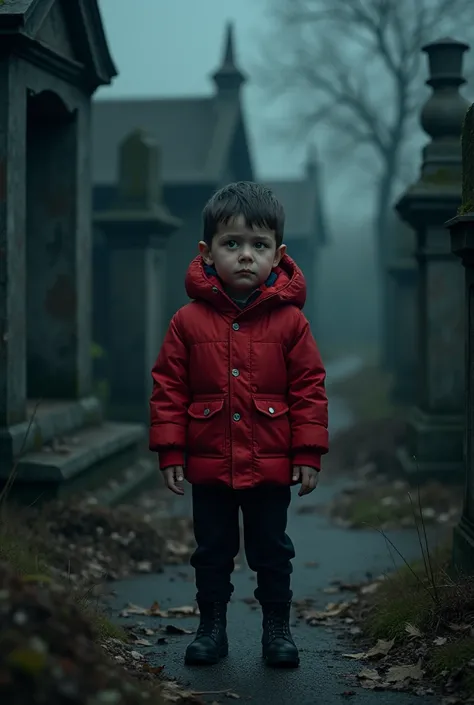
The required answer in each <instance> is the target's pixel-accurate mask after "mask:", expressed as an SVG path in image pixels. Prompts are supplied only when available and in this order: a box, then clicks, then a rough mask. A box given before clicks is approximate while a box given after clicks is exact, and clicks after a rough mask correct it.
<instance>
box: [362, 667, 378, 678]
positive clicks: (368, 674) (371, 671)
mask: <svg viewBox="0 0 474 705" xmlns="http://www.w3.org/2000/svg"><path fill="white" fill-rule="evenodd" d="M357 678H360V679H361V680H363V679H365V680H369V681H379V680H380V675H379V673H378V671H377V670H376V669H375V668H363V669H362V671H359V673H358V674H357Z"/></svg>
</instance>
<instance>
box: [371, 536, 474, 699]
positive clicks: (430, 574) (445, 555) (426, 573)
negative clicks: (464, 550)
mask: <svg viewBox="0 0 474 705" xmlns="http://www.w3.org/2000/svg"><path fill="white" fill-rule="evenodd" d="M451 552H452V542H451V541H447V542H446V543H445V544H444V545H442V546H440V547H439V549H438V550H436V551H428V547H426V549H424V550H423V558H422V559H420V560H419V561H416V562H414V563H410V564H409V563H405V565H403V566H402V567H400V568H399V569H398V570H396V571H395V572H394V573H393V574H391V575H389V576H387V578H386V580H385V581H384V582H383V583H382V585H381V586H380V589H379V590H378V592H377V594H376V595H375V596H374V598H373V601H372V605H371V609H370V610H369V612H368V614H367V616H366V618H365V622H364V624H363V631H364V633H365V635H366V636H369V637H371V638H374V639H394V640H395V642H396V645H397V646H398V647H399V648H400V650H401V651H403V649H410V648H413V636H412V635H411V634H410V633H409V632H408V631H407V625H410V626H411V627H415V628H416V629H418V630H419V632H420V633H421V636H420V639H423V641H424V642H425V644H426V645H427V646H428V652H427V656H426V669H427V673H428V674H429V675H430V676H431V677H432V678H433V679H434V680H435V681H439V682H440V681H443V680H446V676H449V675H451V674H453V673H456V672H458V676H457V682H458V685H459V692H460V693H462V694H463V695H468V696H473V695H474V673H473V671H472V668H465V667H466V666H467V664H469V662H470V661H471V660H472V659H474V636H472V635H471V634H472V625H473V624H474V579H473V578H472V577H468V576H464V577H459V576H457V577H456V578H452V577H450V565H451ZM453 626H457V627H458V628H457V629H453V628H452V627H453ZM436 637H443V638H444V639H446V642H445V643H442V644H441V645H438V644H436V642H435V639H436ZM418 643H419V640H418V638H415V644H418ZM409 658H413V656H410V657H407V660H408V659H409Z"/></svg>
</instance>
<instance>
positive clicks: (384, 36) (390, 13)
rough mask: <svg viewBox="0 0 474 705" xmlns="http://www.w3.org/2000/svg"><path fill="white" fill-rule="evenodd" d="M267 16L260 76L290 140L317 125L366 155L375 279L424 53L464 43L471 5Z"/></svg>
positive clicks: (371, 5) (359, 3)
mask: <svg viewBox="0 0 474 705" xmlns="http://www.w3.org/2000/svg"><path fill="white" fill-rule="evenodd" d="M268 9H269V13H270V17H271V18H272V20H273V25H274V31H273V32H270V35H269V44H268V46H267V47H265V46H264V50H265V49H266V51H264V61H263V62H262V71H263V73H262V79H263V81H264V83H265V85H266V87H267V88H269V91H270V92H272V93H273V95H275V94H276V95H278V96H284V97H286V98H287V99H289V100H288V101H287V103H288V105H289V106H290V112H291V118H292V119H291V121H290V122H291V124H292V126H293V128H296V129H297V136H298V137H304V138H305V139H307V138H308V135H309V134H310V133H311V132H312V131H313V130H314V128H315V127H317V126H319V125H321V124H322V123H323V124H325V125H326V126H327V128H328V129H329V130H330V131H331V132H332V134H333V135H334V138H335V140H334V141H335V143H336V144H337V145H338V146H339V147H340V148H342V151H345V153H346V154H347V152H348V150H349V149H353V150H359V152H362V153H363V154H365V156H367V155H370V157H371V167H370V171H371V173H372V175H373V176H374V182H373V184H374V185H373V189H374V190H373V193H374V197H375V203H374V220H373V230H374V236H375V238H376V244H377V259H378V263H379V270H380V274H382V268H383V262H384V256H385V242H384V235H385V234H386V232H387V225H388V219H389V217H390V206H391V205H392V202H393V199H394V197H395V195H396V193H395V192H396V190H397V189H398V188H399V187H400V185H401V184H402V183H404V184H406V179H407V175H406V167H407V165H408V166H412V165H413V161H414V160H413V157H408V154H407V152H408V150H407V147H409V143H410V138H411V136H412V135H413V134H414V133H416V130H414V129H413V128H414V121H415V119H417V118H418V114H419V110H420V104H421V101H422V98H423V95H424V91H423V69H424V63H423V55H422V54H421V48H422V47H423V45H424V44H425V43H427V42H429V41H431V40H434V39H439V38H440V36H443V35H446V34H449V33H455V35H456V38H464V36H465V31H464V29H463V28H464V27H466V26H467V27H469V26H473V19H474V2H473V1H472V0H268ZM352 155H354V152H352ZM416 158H417V155H415V159H416ZM381 293H382V292H381ZM382 317H383V312H382Z"/></svg>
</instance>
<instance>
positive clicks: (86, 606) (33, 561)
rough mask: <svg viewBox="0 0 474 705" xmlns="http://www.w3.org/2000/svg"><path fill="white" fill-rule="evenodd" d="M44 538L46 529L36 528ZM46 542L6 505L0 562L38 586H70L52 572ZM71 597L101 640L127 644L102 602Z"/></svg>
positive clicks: (0, 519)
mask: <svg viewBox="0 0 474 705" xmlns="http://www.w3.org/2000/svg"><path fill="white" fill-rule="evenodd" d="M35 528H36V529H37V531H38V535H39V536H41V534H42V532H43V527H41V526H37V527H35ZM45 543H46V542H44V541H40V540H35V537H34V536H33V535H32V534H31V533H30V532H29V531H28V530H27V529H25V526H24V524H22V522H21V513H20V515H18V514H16V513H15V514H13V513H12V512H11V511H9V510H8V507H5V506H3V507H2V510H1V513H0V561H2V562H5V563H8V565H9V566H10V567H11V568H12V569H13V570H14V572H15V573H17V574H18V575H20V576H21V577H22V578H23V579H24V580H31V581H32V582H37V583H48V582H51V581H52V580H54V581H55V582H61V583H63V584H64V583H65V584H66V586H68V587H71V584H70V583H68V581H67V578H65V579H63V580H61V579H60V578H58V577H57V576H56V575H54V576H53V573H52V571H51V568H50V566H51V561H49V559H48V555H47V553H45V551H44V549H43V546H44V545H45ZM70 592H71V595H72V597H73V598H74V600H75V602H76V604H77V605H78V607H79V608H80V610H81V612H82V613H83V614H84V616H85V617H86V619H87V621H88V622H89V624H90V626H91V628H92V630H93V631H94V633H95V634H96V636H97V638H98V639H99V640H103V639H104V638H107V637H111V638H115V639H121V640H122V641H127V640H128V637H127V634H126V632H125V631H124V630H123V629H122V628H121V627H120V626H118V625H116V624H114V623H113V622H112V621H111V620H110V619H109V618H108V617H107V615H106V614H105V613H104V611H103V609H102V606H101V605H100V603H99V602H98V601H97V600H95V599H92V598H91V596H90V590H86V589H84V590H81V589H78V588H74V590H71V591H70Z"/></svg>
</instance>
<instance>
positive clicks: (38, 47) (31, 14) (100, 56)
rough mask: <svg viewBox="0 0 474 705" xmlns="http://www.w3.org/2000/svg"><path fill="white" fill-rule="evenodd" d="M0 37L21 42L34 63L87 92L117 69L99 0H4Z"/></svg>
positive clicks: (10, 45)
mask: <svg viewBox="0 0 474 705" xmlns="http://www.w3.org/2000/svg"><path fill="white" fill-rule="evenodd" d="M0 43H1V44H2V48H5V49H7V51H12V50H13V49H14V47H16V46H18V47H21V48H22V50H23V52H24V53H25V55H29V54H30V53H31V54H32V55H34V59H35V60H34V63H35V64H37V65H39V66H41V68H44V69H46V70H47V71H48V72H49V73H52V74H55V75H58V76H60V77H61V78H63V79H66V80H68V81H70V82H76V83H77V82H80V83H81V85H84V84H85V85H87V86H88V87H89V89H90V92H93V91H94V90H95V89H96V88H97V87H98V86H100V85H105V84H108V83H110V82H111V80H112V78H113V77H114V76H116V75H117V70H116V68H115V65H114V62H113V59H112V57H111V55H110V51H109V47H108V43H107V39H106V36H105V31H104V25H103V21H102V17H101V14H100V9H99V5H98V0H82V1H81V2H79V3H78V2H61V0H3V2H1V3H0Z"/></svg>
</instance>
